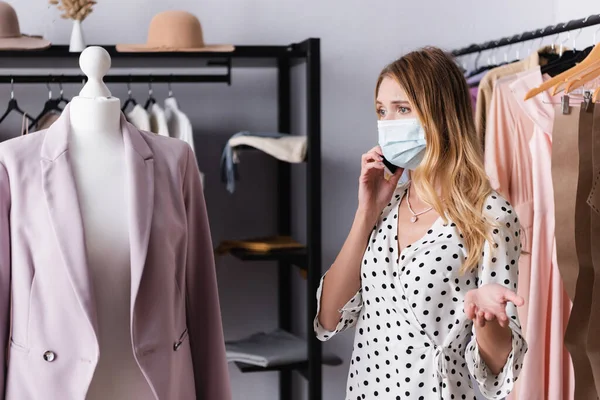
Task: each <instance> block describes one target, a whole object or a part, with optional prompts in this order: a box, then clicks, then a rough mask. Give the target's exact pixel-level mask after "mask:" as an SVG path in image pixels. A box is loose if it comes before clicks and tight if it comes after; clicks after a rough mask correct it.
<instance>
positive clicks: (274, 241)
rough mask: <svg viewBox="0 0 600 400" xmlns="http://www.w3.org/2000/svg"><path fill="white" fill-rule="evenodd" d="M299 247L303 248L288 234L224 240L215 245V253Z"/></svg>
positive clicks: (262, 251)
mask: <svg viewBox="0 0 600 400" xmlns="http://www.w3.org/2000/svg"><path fill="white" fill-rule="evenodd" d="M301 248H304V245H302V244H300V243H298V242H296V241H295V240H294V239H292V238H291V237H290V236H268V237H261V238H255V239H247V240H224V241H222V242H221V243H220V244H219V245H218V246H217V248H216V249H215V253H217V254H218V255H223V254H226V253H228V252H230V251H231V250H234V249H241V250H248V251H253V252H257V253H267V252H270V251H277V250H289V249H301Z"/></svg>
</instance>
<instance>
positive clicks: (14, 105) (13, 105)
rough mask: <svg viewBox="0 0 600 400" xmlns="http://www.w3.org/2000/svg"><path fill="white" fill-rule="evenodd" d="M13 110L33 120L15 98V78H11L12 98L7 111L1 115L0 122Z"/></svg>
mask: <svg viewBox="0 0 600 400" xmlns="http://www.w3.org/2000/svg"><path fill="white" fill-rule="evenodd" d="M12 111H14V112H16V113H18V114H21V115H23V116H25V117H26V118H27V119H29V120H30V121H31V117H30V116H29V115H28V114H27V113H26V112H25V111H23V110H21V108H20V107H19V103H17V99H15V91H14V80H13V79H12V78H10V100H9V101H8V106H7V107H6V111H5V112H4V114H2V116H1V117H0V124H1V123H2V122H3V121H4V120H5V119H6V117H7V116H8V114H10V113H11V112H12Z"/></svg>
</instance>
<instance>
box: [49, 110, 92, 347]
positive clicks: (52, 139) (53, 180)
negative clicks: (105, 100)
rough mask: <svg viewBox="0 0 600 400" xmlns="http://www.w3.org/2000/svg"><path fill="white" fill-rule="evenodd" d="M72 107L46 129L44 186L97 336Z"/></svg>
mask: <svg viewBox="0 0 600 400" xmlns="http://www.w3.org/2000/svg"><path fill="white" fill-rule="evenodd" d="M68 107H69V106H68V105H67V107H65V110H64V111H63V113H62V115H61V117H60V118H59V119H58V120H57V121H56V122H55V123H54V124H53V125H52V126H51V127H50V128H49V129H48V131H47V132H46V136H45V138H44V143H43V145H42V150H41V169H42V185H43V190H44V195H45V198H46V204H47V206H48V212H49V214H50V220H51V222H52V226H53V228H54V233H55V235H56V239H57V241H58V245H59V248H60V251H61V253H62V256H63V260H64V263H65V266H66V269H67V271H68V274H69V277H70V279H71V284H72V285H73V288H74V290H75V292H76V294H77V297H78V298H79V301H80V305H81V307H82V308H83V310H84V312H85V314H86V316H87V317H88V321H89V323H90V325H91V327H92V329H93V330H94V333H96V335H97V333H98V329H97V328H98V325H97V316H96V307H95V302H94V294H93V290H92V289H93V286H92V284H91V281H90V277H89V275H88V266H87V259H86V250H85V238H84V231H83V222H82V218H81V210H80V207H79V199H78V197H77V189H76V185H75V179H74V177H73V172H72V169H71V164H70V160H69V153H68V151H67V148H68V136H69V130H70V125H69V124H70V122H69V111H68Z"/></svg>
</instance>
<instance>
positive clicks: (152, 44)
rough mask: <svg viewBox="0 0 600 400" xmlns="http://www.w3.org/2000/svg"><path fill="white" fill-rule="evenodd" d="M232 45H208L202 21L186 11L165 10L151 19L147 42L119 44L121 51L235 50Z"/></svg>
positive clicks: (118, 47) (118, 49)
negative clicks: (205, 42)
mask: <svg viewBox="0 0 600 400" xmlns="http://www.w3.org/2000/svg"><path fill="white" fill-rule="evenodd" d="M233 49H234V47H233V46H232V45H206V44H204V37H203V35H202V26H201V25H200V21H199V20H198V18H196V17H195V16H194V15H193V14H190V13H188V12H185V11H164V12H161V13H158V14H156V15H155V16H154V18H152V21H150V28H149V29H148V39H147V40H146V44H118V45H117V51H121V52H154V51H156V52H160V51H189V52H195V51H219V52H228V51H233Z"/></svg>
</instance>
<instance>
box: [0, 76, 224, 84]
mask: <svg viewBox="0 0 600 400" xmlns="http://www.w3.org/2000/svg"><path fill="white" fill-rule="evenodd" d="M86 80H87V77H86V76H85V75H64V74H63V75H47V76H43V75H0V83H13V84H24V83H38V84H39V83H83V82H85V81H86ZM103 80H104V82H106V83H227V84H231V75H230V74H226V75H173V74H170V75H137V74H136V75H105V76H104V79H103Z"/></svg>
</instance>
